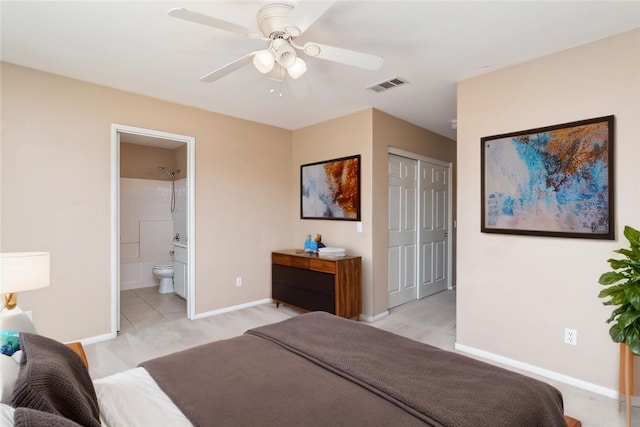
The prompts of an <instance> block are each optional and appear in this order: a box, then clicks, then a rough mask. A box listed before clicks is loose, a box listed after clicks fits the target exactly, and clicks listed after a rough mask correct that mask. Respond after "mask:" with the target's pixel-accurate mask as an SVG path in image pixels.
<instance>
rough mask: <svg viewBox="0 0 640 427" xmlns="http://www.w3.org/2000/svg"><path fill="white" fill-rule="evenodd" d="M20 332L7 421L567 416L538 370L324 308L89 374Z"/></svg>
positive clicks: (530, 421) (494, 422)
mask: <svg viewBox="0 0 640 427" xmlns="http://www.w3.org/2000/svg"><path fill="white" fill-rule="evenodd" d="M20 340H21V346H22V349H23V351H24V358H23V360H22V363H21V366H20V372H19V376H18V379H17V380H16V383H15V386H14V390H13V406H15V408H16V409H15V410H14V409H13V408H8V407H7V405H3V407H2V408H1V409H2V411H0V413H4V415H0V417H2V416H4V417H5V418H4V420H8V419H10V418H11V417H13V419H14V422H15V425H16V426H39V425H42V426H45V425H46V426H51V425H56V426H77V425H83V426H91V427H94V426H95V427H98V426H109V427H117V426H127V427H128V426H164V425H166V426H190V425H196V426H211V425H222V426H224V425H227V426H248V425H253V426H255V425H274V426H276V425H277V426H302V425H304V426H329V425H331V426H340V425H344V426H359V425H362V426H364V425H366V426H372V425H393V426H424V425H428V426H474V427H482V426H491V427H499V426H528V427H536V426H544V427H555V426H566V425H567V424H566V421H565V418H564V416H563V402H562V395H561V394H560V392H559V391H558V390H557V389H555V388H554V387H552V386H550V385H548V384H546V383H544V382H541V381H538V380H535V379H532V378H529V377H526V376H523V375H520V374H517V373H514V372H511V371H508V370H505V369H502V368H499V367H496V366H493V365H489V364H486V363H483V362H480V361H477V360H475V359H471V358H468V357H465V356H462V355H459V354H456V353H453V352H448V351H445V350H441V349H438V348H435V347H431V346H429V345H426V344H422V343H419V342H416V341H412V340H410V339H407V338H404V337H401V336H398V335H395V334H392V333H390V332H386V331H383V330H379V329H377V328H374V327H372V326H369V325H366V324H362V323H359V322H356V321H352V320H347V319H343V318H340V317H336V316H334V315H331V314H328V313H324V312H312V313H307V314H303V315H300V316H295V317H292V318H290V319H287V320H285V321H282V322H279V323H274V324H271V325H266V326H262V327H259V328H255V329H251V330H249V331H247V332H246V333H245V334H243V335H241V336H238V337H235V338H232V339H228V340H222V341H216V342H213V343H209V344H205V345H201V346H197V347H194V348H191V349H188V350H185V351H181V352H178V353H173V354H170V355H167V356H163V357H159V358H156V359H152V360H148V361H146V362H143V363H142V364H141V365H140V366H139V367H137V368H135V369H131V370H128V371H125V372H122V373H118V374H115V375H112V376H109V377H106V378H102V379H98V380H95V381H91V379H90V378H89V375H88V373H87V371H86V368H85V367H84V364H83V362H82V360H81V359H80V357H79V356H77V354H76V353H75V352H73V351H72V350H70V349H69V348H68V347H66V346H64V345H63V344H60V343H57V342H55V341H53V340H50V339H49V338H46V337H41V336H39V335H35V334H26V333H25V334H21V336H20ZM2 420H3V418H0V421H2ZM2 425H3V426H4V425H5V424H2Z"/></svg>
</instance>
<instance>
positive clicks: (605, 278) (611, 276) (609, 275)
mask: <svg viewBox="0 0 640 427" xmlns="http://www.w3.org/2000/svg"><path fill="white" fill-rule="evenodd" d="M624 278H625V277H624V276H623V275H622V274H620V273H616V272H615V271H607V272H606V273H603V274H602V275H601V276H600V278H599V279H598V283H600V284H601V285H613V284H614V283H616V282H619V281H620V280H624Z"/></svg>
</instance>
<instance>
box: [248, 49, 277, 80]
mask: <svg viewBox="0 0 640 427" xmlns="http://www.w3.org/2000/svg"><path fill="white" fill-rule="evenodd" d="M275 60H276V58H275V55H274V54H273V51H272V50H271V49H263V50H259V51H257V52H256V54H255V55H253V65H254V66H255V67H256V68H257V69H258V71H260V72H261V73H262V74H267V73H268V72H269V71H271V70H273V66H274V65H275Z"/></svg>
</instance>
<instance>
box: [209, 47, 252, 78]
mask: <svg viewBox="0 0 640 427" xmlns="http://www.w3.org/2000/svg"><path fill="white" fill-rule="evenodd" d="M254 54H255V52H251V53H248V54H246V55H245V56H243V57H241V58H238V59H236V60H235V61H233V62H230V63H228V64H227V65H224V66H222V67H220V68H218V69H217V70H214V71H212V72H210V73H209V74H206V75H204V76H202V77H200V81H202V82H205V83H210V82H214V81H216V80H218V79H221V78H222V77H224V76H226V75H227V74H231V73H233V72H234V71H237V70H239V69H240V68H242V67H244V66H245V65H247V64H249V63H250V62H251V60H252V57H253V55H254Z"/></svg>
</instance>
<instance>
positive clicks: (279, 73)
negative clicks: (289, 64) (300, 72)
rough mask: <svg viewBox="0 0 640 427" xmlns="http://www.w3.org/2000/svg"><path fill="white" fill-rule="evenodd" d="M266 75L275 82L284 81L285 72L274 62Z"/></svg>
mask: <svg viewBox="0 0 640 427" xmlns="http://www.w3.org/2000/svg"><path fill="white" fill-rule="evenodd" d="M267 76H268V77H269V78H270V79H271V80H274V81H276V82H281V81H284V78H285V77H286V76H287V72H286V70H285V69H284V68H283V67H281V66H280V65H279V64H275V65H274V66H273V70H271V71H269V74H268V75H267Z"/></svg>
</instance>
